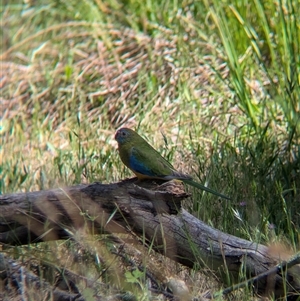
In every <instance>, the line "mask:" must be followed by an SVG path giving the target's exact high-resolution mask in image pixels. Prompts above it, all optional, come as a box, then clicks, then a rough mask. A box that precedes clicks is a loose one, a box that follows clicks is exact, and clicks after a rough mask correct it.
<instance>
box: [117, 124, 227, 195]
mask: <svg viewBox="0 0 300 301" xmlns="http://www.w3.org/2000/svg"><path fill="white" fill-rule="evenodd" d="M115 140H116V141H117V143H118V151H119V155H120V158H121V161H122V162H123V163H124V165H125V166H127V167H128V168H129V169H130V170H131V171H133V173H134V174H135V175H136V176H137V178H138V179H139V180H145V179H158V180H164V181H170V180H180V181H182V182H184V183H186V184H188V185H190V186H193V187H195V188H198V189H201V190H204V191H206V192H209V193H212V194H214V195H216V196H218V197H221V198H224V199H227V200H231V198H230V197H228V196H226V195H223V194H221V193H219V192H216V191H215V190H213V189H211V188H209V187H207V186H204V185H202V184H200V183H198V182H195V181H194V180H193V178H192V177H191V176H190V175H187V174H184V173H181V172H179V171H177V170H176V169H175V168H174V167H173V165H172V164H171V163H170V162H169V161H167V160H166V159H165V158H164V157H162V156H161V155H160V153H159V152H158V151H156V150H155V149H154V148H153V147H152V146H151V145H150V144H149V143H148V142H147V141H146V140H145V139H144V138H142V137H141V136H140V135H139V134H138V133H137V132H135V131H134V130H132V129H129V128H125V127H124V128H120V129H119V130H117V132H116V134H115Z"/></svg>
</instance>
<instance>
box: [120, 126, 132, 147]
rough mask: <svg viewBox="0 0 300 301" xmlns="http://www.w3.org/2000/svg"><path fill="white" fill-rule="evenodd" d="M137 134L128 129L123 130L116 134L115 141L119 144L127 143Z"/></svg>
mask: <svg viewBox="0 0 300 301" xmlns="http://www.w3.org/2000/svg"><path fill="white" fill-rule="evenodd" d="M134 134H135V132H134V131H133V130H131V129H128V128H121V129H119V130H118V131H117V132H116V134H115V139H116V140H117V142H118V143H119V144H123V143H126V142H127V141H128V140H129V138H130V137H132V136H134Z"/></svg>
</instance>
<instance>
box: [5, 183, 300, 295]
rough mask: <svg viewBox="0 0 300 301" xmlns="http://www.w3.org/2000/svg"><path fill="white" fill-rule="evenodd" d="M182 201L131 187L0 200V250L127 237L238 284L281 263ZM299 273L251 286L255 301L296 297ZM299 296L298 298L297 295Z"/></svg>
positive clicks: (176, 186) (149, 186) (161, 190)
mask: <svg viewBox="0 0 300 301" xmlns="http://www.w3.org/2000/svg"><path fill="white" fill-rule="evenodd" d="M187 197H188V195H187V194H186V193H185V192H184V189H183V186H182V184H181V183H180V182H178V181H171V182H167V183H163V184H162V185H160V186H158V184H157V183H154V182H153V181H143V182H136V179H130V180H125V181H122V182H119V183H113V184H100V183H94V184H91V185H85V184H81V185H77V186H72V187H66V188H59V189H52V190H48V191H36V192H28V193H18V194H8V195H2V196H0V243H3V244H9V245H21V244H28V243H30V242H39V241H49V240H57V239H66V238H67V237H69V236H70V234H72V235H73V234H74V233H75V232H76V231H78V230H80V229H82V228H85V230H86V229H89V232H90V233H91V234H104V233H128V232H130V231H132V232H133V233H134V234H135V235H137V236H140V237H144V238H146V239H147V240H148V241H149V242H150V243H151V244H152V246H153V248H154V249H155V250H156V251H158V252H160V253H162V254H164V255H165V256H168V257H170V258H171V259H173V260H175V261H177V262H179V263H181V264H183V265H186V266H188V267H193V266H194V265H195V264H196V265H205V266H206V267H209V268H211V269H212V270H214V271H217V272H219V274H222V273H223V274H226V273H227V274H230V275H231V276H232V277H233V279H237V277H238V275H239V273H240V271H241V270H242V269H243V270H244V271H246V275H247V277H249V278H250V277H255V276H258V275H260V274H263V273H266V272H267V271H268V270H269V269H271V268H272V267H274V266H275V265H276V264H279V263H280V259H279V258H274V257H272V256H271V255H270V252H269V248H268V247H266V246H264V245H261V244H258V243H255V242H251V241H247V240H245V239H241V238H238V237H235V236H232V235H229V234H226V233H223V232H221V231H219V230H216V229H214V228H212V227H210V226H208V225H206V224H205V223H204V222H202V221H200V220H199V219H197V218H195V217H194V216H193V215H191V214H190V213H188V212H187V211H186V210H184V209H183V208H182V206H181V202H182V200H183V199H185V198H187ZM299 275H300V267H299V265H295V266H293V267H291V268H290V269H288V271H287V272H286V273H281V272H280V270H278V269H276V272H273V273H272V275H271V277H270V275H269V274H266V275H265V276H264V277H257V278H256V280H255V281H254V282H253V283H251V285H252V286H253V288H254V290H255V292H256V293H258V294H260V295H266V294H267V295H274V296H275V297H276V298H279V297H281V296H285V297H287V296H288V295H289V296H290V300H293V297H292V296H295V294H299V292H300V279H299ZM298 296H299V295H298Z"/></svg>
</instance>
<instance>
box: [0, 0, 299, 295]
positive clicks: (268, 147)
mask: <svg viewBox="0 0 300 301" xmlns="http://www.w3.org/2000/svg"><path fill="white" fill-rule="evenodd" d="M296 2H297V1H295V0H286V1H275V2H274V1H259V0H251V1H250V2H249V1H243V0H234V1H223V2H220V1H213V0H206V1H203V2H200V1H199V2H187V1H183V2H177V1H166V2H160V1H147V2H146V3H141V2H140V1H117V0H116V1H113V0H112V1H107V2H100V1H91V0H86V1H80V2H78V1H68V2H64V1H55V2H47V1H27V2H26V1H25V2H18V1H14V2H7V3H6V4H5V3H4V4H2V6H1V14H2V16H1V20H2V33H1V35H2V36H1V40H2V41H3V43H1V46H0V47H1V53H2V55H1V60H2V61H1V69H2V78H1V108H2V110H1V111H2V120H1V135H2V142H3V143H2V149H1V174H2V179H1V182H0V184H1V186H0V190H1V193H2V194H4V193H11V192H20V191H32V190H40V189H50V188H53V187H60V186H64V185H73V184H77V183H80V182H86V183H90V182H93V181H102V182H106V183H109V182H113V181H117V180H120V179H123V178H125V177H129V176H131V173H130V172H129V171H128V170H127V169H126V168H125V167H124V166H123V165H122V164H121V162H120V160H119V158H118V154H117V151H116V142H115V141H114V138H113V137H114V132H115V130H116V129H117V128H119V127H121V126H128V127H131V128H134V129H137V130H138V132H139V133H140V134H141V135H142V136H144V137H145V138H147V140H148V141H149V142H150V143H151V144H152V145H153V146H155V148H156V149H158V150H159V151H160V152H161V153H162V155H164V156H165V157H166V158H167V159H168V160H170V161H172V162H173V164H174V165H175V166H176V167H177V168H178V169H180V170H183V171H185V172H188V173H190V174H192V175H193V176H194V177H195V179H197V180H199V181H200V182H201V183H205V184H207V185H208V186H210V187H211V188H213V189H216V190H218V191H220V192H222V193H225V194H227V195H230V196H232V198H233V200H234V201H232V202H221V203H220V202H219V201H218V200H216V199H215V198H214V197H213V196H212V195H208V194H206V193H201V192H199V191H192V193H193V195H192V198H191V200H190V202H189V203H187V204H186V208H188V209H189V210H190V211H191V212H193V213H194V214H195V215H196V216H198V217H199V218H201V219H203V220H204V221H205V222H207V223H209V224H211V225H213V226H214V227H216V228H218V229H221V230H222V231H225V232H228V233H231V234H234V235H237V236H240V237H244V238H246V239H249V240H253V241H255V242H261V243H264V244H271V243H273V242H281V243H282V244H287V245H288V246H289V248H290V249H291V250H294V251H295V250H296V249H299V243H300V242H299V240H300V231H299V229H300V228H299V224H300V216H299V210H298V208H299V197H300V193H299V189H300V188H299V187H300V161H299V155H300V147H299V145H300V143H299V142H300V139H299V135H300V121H299V111H300V107H299V104H300V102H299V95H300V67H299V66H300V61H299V60H300V57H299V55H298V54H299V52H300V45H299V44H300V30H299V27H300V24H299V20H298V19H299V18H297V17H296V16H297V15H299V8H298V5H297V3H296ZM101 246H102V248H100V247H97V251H93V252H92V253H91V254H90V257H89V256H87V257H89V258H96V257H97V256H98V255H97V254H99V252H104V251H103V250H104V249H105V248H103V245H101ZM38 248H40V246H38V245H34V246H32V249H29V251H28V252H29V254H30V252H34V250H36V249H38ZM42 248H48V246H47V244H43V245H42ZM56 248H57V249H56ZM16 249H17V250H22V251H21V252H23V249H22V248H16ZM84 249H85V246H78V245H76V244H75V245H72V246H68V248H67V250H68V252H70V250H71V251H72V250H73V251H74V253H76V252H75V250H77V251H78V252H79V251H80V250H81V251H82V250H84ZM57 250H60V243H58V244H55V243H54V244H51V248H50V251H49V252H50V253H51V252H53V253H54V254H56V252H57ZM105 254H106V253H105ZM27 256H28V254H27ZM43 256H44V255H43V254H41V259H43ZM103 256H106V255H103ZM151 256H154V257H155V258H157V259H158V258H159V256H158V255H157V254H156V255H153V254H152V255H151ZM15 257H16V258H22V255H20V254H19V253H17V255H16V256H15ZM71 257H72V256H70V258H71ZM99 257H101V256H99ZM74 258H75V255H74ZM74 258H73V259H72V260H73V261H74ZM145 258H146V256H145ZM145 258H144V259H145ZM160 260H163V262H165V261H166V259H160ZM94 264H95V261H92V262H90V263H89V265H88V268H87V270H88V271H89V269H91V270H92V269H93V268H94V267H93V265H94ZM165 265H166V266H170V267H171V268H168V271H169V272H168V273H169V274H170V275H172V274H173V275H174V274H176V273H177V271H176V269H177V267H176V264H174V263H170V262H169V261H167V262H165ZM125 270H126V269H125ZM126 275H127V276H126ZM170 275H168V276H170ZM199 275H200V274H199V272H198V271H185V272H184V273H182V274H181V276H182V277H183V278H184V277H187V278H189V281H190V282H191V283H192V286H193V285H195V286H194V287H193V288H195V287H197V286H198V287H199V285H198V282H197V281H199ZM138 276H139V275H134V276H133V278H134V277H135V278H134V279H137V282H138V283H139V284H141V282H140V281H141V280H140V278H139V277H138ZM122 277H124V278H123V279H121V278H122ZM128 277H129V274H125V276H124V275H123V276H121V275H120V279H121V280H120V282H119V286H120V287H122V285H124V283H126V281H127V282H130V281H132V278H130V277H129V278H130V279H131V280H130V281H128V279H129V278H128ZM108 282H109V281H108ZM211 283H212V285H213V283H214V281H213V279H211ZM203 286H205V285H204V284H202V285H201V287H202V288H203ZM203 291H204V289H203ZM141 295H142V296H143V297H141V298H142V299H143V300H148V299H149V296H148V295H147V289H146V287H142V288H141ZM248 297H249V293H247V296H246V297H245V299H244V300H248V299H247V298H248ZM147 298H148V299H147ZM236 298H237V300H240V299H239V298H240V296H237V297H236ZM142 299H139V300H142Z"/></svg>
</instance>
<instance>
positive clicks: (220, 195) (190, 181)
mask: <svg viewBox="0 0 300 301" xmlns="http://www.w3.org/2000/svg"><path fill="white" fill-rule="evenodd" d="M180 180H181V181H182V182H184V183H186V184H188V185H190V186H193V187H196V188H198V189H201V190H204V191H207V192H209V193H212V194H214V195H216V196H218V197H220V198H223V199H226V200H231V198H230V197H228V196H226V195H224V194H221V193H219V192H217V191H214V190H213V189H210V188H208V187H206V186H204V185H202V184H200V183H197V182H195V181H193V180H191V179H183V178H181V179H180Z"/></svg>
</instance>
